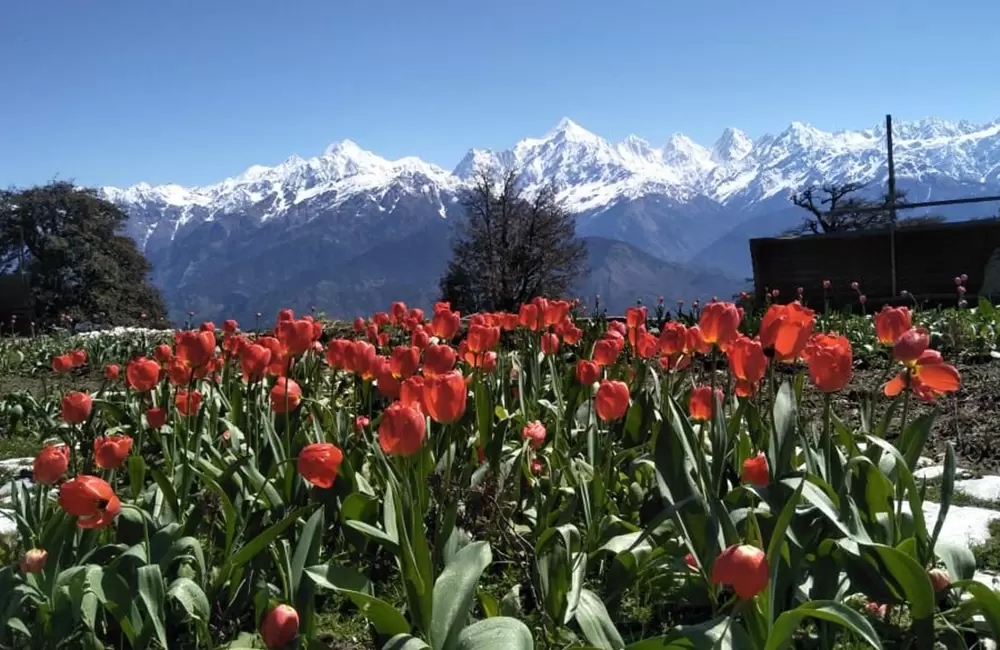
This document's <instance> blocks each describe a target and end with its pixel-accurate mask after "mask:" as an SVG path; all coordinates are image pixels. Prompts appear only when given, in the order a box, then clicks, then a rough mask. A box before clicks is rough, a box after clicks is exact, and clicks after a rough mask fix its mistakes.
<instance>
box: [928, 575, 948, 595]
mask: <svg viewBox="0 0 1000 650" xmlns="http://www.w3.org/2000/svg"><path fill="white" fill-rule="evenodd" d="M927 577H928V578H930V580H931V586H932V587H934V591H935V592H938V593H940V592H942V591H947V590H948V589H949V588H950V587H951V575H949V574H948V572H947V571H945V570H944V569H931V570H930V571H928V572H927Z"/></svg>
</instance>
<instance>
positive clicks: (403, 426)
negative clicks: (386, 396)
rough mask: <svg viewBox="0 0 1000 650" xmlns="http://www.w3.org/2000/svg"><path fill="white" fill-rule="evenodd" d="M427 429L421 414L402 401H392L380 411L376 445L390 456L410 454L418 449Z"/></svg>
mask: <svg viewBox="0 0 1000 650" xmlns="http://www.w3.org/2000/svg"><path fill="white" fill-rule="evenodd" d="M426 431H427V423H426V422H425V421H424V416H423V414H422V413H421V412H420V411H418V410H417V409H414V408H410V407H409V406H406V405H404V404H403V403H402V402H393V403H392V404H390V405H389V406H387V407H386V409H385V410H384V411H383V412H382V422H381V424H379V427H378V445H379V447H381V448H382V451H383V452H385V453H386V454H388V455H390V456H412V455H413V454H415V453H417V452H418V451H419V450H420V445H422V444H423V442H424V435H425V433H426Z"/></svg>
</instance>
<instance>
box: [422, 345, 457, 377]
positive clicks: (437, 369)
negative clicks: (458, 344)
mask: <svg viewBox="0 0 1000 650" xmlns="http://www.w3.org/2000/svg"><path fill="white" fill-rule="evenodd" d="M456 359H457V355H456V354H455V349H454V348H452V347H451V346H450V345H429V346H427V349H425V350H424V376H425V377H433V376H435V375H441V374H444V373H446V372H448V371H450V370H451V369H452V368H454V367H455V360H456Z"/></svg>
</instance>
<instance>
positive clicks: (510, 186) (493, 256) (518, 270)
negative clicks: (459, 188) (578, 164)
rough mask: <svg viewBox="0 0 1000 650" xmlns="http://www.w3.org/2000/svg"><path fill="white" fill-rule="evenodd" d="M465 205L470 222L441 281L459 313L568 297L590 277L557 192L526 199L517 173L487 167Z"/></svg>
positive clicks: (444, 294)
mask: <svg viewBox="0 0 1000 650" xmlns="http://www.w3.org/2000/svg"><path fill="white" fill-rule="evenodd" d="M463 205H464V207H465V213H466V214H465V221H464V223H463V224H462V226H461V230H460V234H459V236H458V237H457V239H456V240H455V242H454V244H453V248H452V259H451V262H450V263H449V265H448V271H447V272H446V273H445V275H444V277H442V278H441V283H440V286H441V294H442V299H443V300H446V301H449V302H451V303H452V306H453V307H454V308H458V309H461V310H462V311H478V310H515V309H517V307H518V306H519V305H520V304H521V303H523V302H526V301H528V300H530V299H531V298H533V297H535V296H540V295H546V296H562V295H564V294H565V293H566V292H568V291H569V290H570V289H571V288H572V285H573V284H574V282H576V281H577V280H578V279H579V278H580V277H581V276H582V275H583V274H584V273H585V272H586V263H587V250H586V247H585V245H584V243H583V242H582V241H581V240H579V239H577V238H576V222H575V220H574V218H573V216H572V215H570V214H569V213H567V212H566V211H565V210H563V209H562V208H561V207H560V206H559V205H558V204H557V202H556V200H555V192H554V191H553V190H552V189H551V188H544V189H542V190H540V191H539V192H537V193H535V194H534V195H532V196H527V195H525V193H524V191H523V188H522V185H521V183H520V176H519V174H518V173H517V171H516V170H515V169H508V170H506V171H503V172H500V173H496V172H491V171H489V170H480V171H478V172H477V174H476V177H475V180H474V182H473V185H472V188H471V189H470V190H469V191H468V193H467V194H466V196H465V197H464V200H463Z"/></svg>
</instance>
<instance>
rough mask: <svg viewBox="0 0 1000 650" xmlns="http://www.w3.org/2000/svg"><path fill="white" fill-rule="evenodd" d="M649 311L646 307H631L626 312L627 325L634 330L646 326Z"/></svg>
mask: <svg viewBox="0 0 1000 650" xmlns="http://www.w3.org/2000/svg"><path fill="white" fill-rule="evenodd" d="M648 313H649V312H648V311H647V309H646V308H645V307H629V308H628V309H626V310H625V324H626V326H627V327H628V328H629V329H630V330H632V329H637V328H639V327H640V326H641V327H645V326H646V319H647V315H648Z"/></svg>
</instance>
